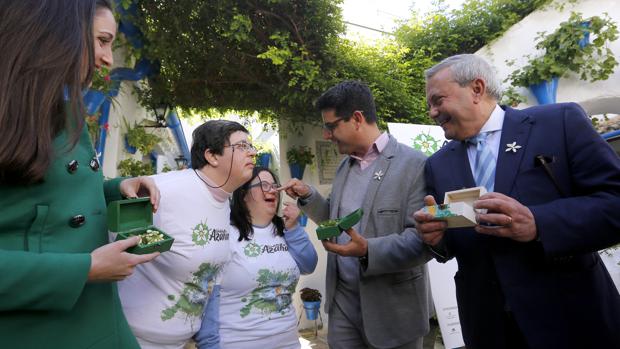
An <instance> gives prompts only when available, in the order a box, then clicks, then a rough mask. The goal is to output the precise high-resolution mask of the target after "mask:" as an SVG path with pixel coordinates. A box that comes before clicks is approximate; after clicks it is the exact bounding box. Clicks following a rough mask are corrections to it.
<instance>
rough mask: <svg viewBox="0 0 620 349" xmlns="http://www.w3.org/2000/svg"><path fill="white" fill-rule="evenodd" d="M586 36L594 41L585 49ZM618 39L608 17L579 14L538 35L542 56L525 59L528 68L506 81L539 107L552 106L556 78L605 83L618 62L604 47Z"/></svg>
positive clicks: (613, 23)
mask: <svg viewBox="0 0 620 349" xmlns="http://www.w3.org/2000/svg"><path fill="white" fill-rule="evenodd" d="M584 23H587V25H584ZM586 33H588V34H589V35H592V36H593V37H594V40H592V42H591V43H589V44H587V45H584V41H583V40H584V37H585V35H586ZM617 39H618V28H617V25H616V23H615V22H613V21H612V20H611V18H609V16H608V15H607V14H605V15H603V16H602V17H599V16H593V17H590V18H585V19H584V18H583V17H582V16H581V14H580V13H572V14H571V16H570V18H569V19H568V21H566V22H562V23H560V27H559V28H558V29H557V30H556V31H555V32H553V33H551V34H549V35H545V33H544V32H542V33H539V35H538V37H537V44H536V48H537V49H539V50H542V51H543V55H542V56H538V57H534V58H531V56H526V57H527V58H530V60H529V62H528V64H527V65H525V66H524V67H522V68H519V69H517V70H515V71H514V72H512V73H511V74H510V75H509V76H508V78H507V79H506V81H511V84H512V85H513V86H523V87H528V88H530V89H531V90H532V92H533V93H534V94H535V95H536V98H537V99H538V101H539V103H540V104H547V103H555V92H556V91H557V83H558V79H559V78H561V77H565V76H568V75H570V74H571V73H573V74H577V75H578V76H579V78H580V79H581V80H584V81H589V82H594V81H597V80H607V79H608V78H609V76H610V75H611V74H613V72H614V69H615V67H616V66H617V65H618V61H617V60H616V58H615V56H614V54H613V52H612V51H611V50H610V49H609V48H608V47H607V45H608V43H609V42H612V41H615V40H617ZM513 63H514V62H508V65H511V64H513Z"/></svg>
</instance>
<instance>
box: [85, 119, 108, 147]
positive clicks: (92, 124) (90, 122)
mask: <svg viewBox="0 0 620 349" xmlns="http://www.w3.org/2000/svg"><path fill="white" fill-rule="evenodd" d="M100 118H101V112H97V113H95V114H94V115H87V116H86V127H87V129H88V134H89V135H90V140H91V141H92V143H93V145H95V144H97V141H98V140H99V138H100V136H101V131H105V132H108V130H109V124H108V123H107V122H106V123H104V124H100V123H99V119H100Z"/></svg>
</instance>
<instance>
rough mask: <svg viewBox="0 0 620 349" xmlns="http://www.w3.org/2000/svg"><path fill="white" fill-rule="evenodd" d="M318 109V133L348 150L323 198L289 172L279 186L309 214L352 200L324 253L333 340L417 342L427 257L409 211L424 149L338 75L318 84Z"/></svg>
mask: <svg viewBox="0 0 620 349" xmlns="http://www.w3.org/2000/svg"><path fill="white" fill-rule="evenodd" d="M317 108H318V109H319V110H320V111H321V115H322V118H323V137H324V138H325V139H329V140H331V141H332V142H334V143H335V144H336V145H337V147H338V150H339V152H340V153H341V154H347V155H348V156H347V157H346V158H345V159H344V160H343V161H342V163H341V164H340V166H339V167H338V170H337V172H336V177H335V179H334V182H333V185H332V193H331V195H330V197H329V198H327V199H326V198H323V197H322V196H321V194H320V193H318V191H317V190H316V189H314V188H312V187H310V186H308V185H306V184H304V183H303V182H302V181H300V180H298V179H292V180H291V181H290V182H289V183H287V185H286V186H285V187H287V189H286V192H287V194H288V195H289V196H291V197H292V198H294V199H298V203H299V205H300V207H301V209H302V210H303V211H304V212H305V213H306V214H307V215H308V216H309V217H310V218H311V219H312V220H313V221H315V222H319V223H320V222H322V221H324V220H327V219H330V218H337V217H343V216H345V215H347V214H349V213H351V212H353V211H354V210H356V209H358V208H360V207H361V208H362V209H363V210H364V215H363V217H362V220H361V221H360V222H359V223H358V224H357V225H355V226H354V227H353V228H351V229H349V230H347V231H346V233H342V234H341V235H340V236H339V237H338V238H336V239H335V240H336V241H323V245H324V246H325V249H326V250H327V251H329V252H332V253H329V255H328V260H327V275H326V289H327V290H326V293H327V294H326V299H325V311H326V312H327V313H328V314H329V328H328V335H327V338H328V342H329V346H330V348H332V349H341V348H342V349H351V348H407V349H409V348H416V349H417V348H422V338H423V336H424V335H425V334H426V333H427V332H428V330H429V323H428V317H429V302H428V300H429V294H428V292H429V291H428V271H427V268H426V265H425V263H426V262H427V261H428V259H429V258H430V257H429V255H428V254H427V251H426V249H425V247H424V244H423V243H422V241H421V240H420V239H419V238H418V236H417V235H416V231H415V228H414V227H415V221H414V220H413V212H415V211H416V210H417V209H419V208H420V207H422V205H423V199H424V194H425V192H424V190H425V183H424V171H423V170H424V161H425V156H424V155H423V154H422V153H420V152H418V151H416V150H413V149H412V148H410V147H408V146H405V145H403V144H400V143H398V142H397V141H396V140H395V139H394V138H393V137H391V136H389V135H388V134H387V133H381V131H380V130H379V128H378V126H377V116H376V108H375V104H374V99H373V97H372V93H371V92H370V89H369V88H368V86H366V85H365V84H363V83H361V82H359V81H344V82H342V83H340V84H338V85H336V86H334V87H332V88H330V89H329V90H328V91H326V92H325V93H324V94H323V95H322V96H321V97H320V98H319V99H318V100H317Z"/></svg>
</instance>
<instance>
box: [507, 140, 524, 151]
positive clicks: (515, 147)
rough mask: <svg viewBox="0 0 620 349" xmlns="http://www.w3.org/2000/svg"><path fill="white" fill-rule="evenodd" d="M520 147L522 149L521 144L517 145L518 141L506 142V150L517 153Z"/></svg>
mask: <svg viewBox="0 0 620 349" xmlns="http://www.w3.org/2000/svg"><path fill="white" fill-rule="evenodd" d="M519 149H521V146H520V145H517V142H512V143H508V144H506V152H513V153H516V152H517V150H519Z"/></svg>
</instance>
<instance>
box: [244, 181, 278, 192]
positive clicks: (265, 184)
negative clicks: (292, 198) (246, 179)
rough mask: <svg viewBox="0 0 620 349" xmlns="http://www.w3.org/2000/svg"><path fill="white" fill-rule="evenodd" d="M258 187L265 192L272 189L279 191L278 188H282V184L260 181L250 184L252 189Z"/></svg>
mask: <svg viewBox="0 0 620 349" xmlns="http://www.w3.org/2000/svg"><path fill="white" fill-rule="evenodd" d="M256 187H260V188H261V190H262V191H263V192H268V191H270V190H274V191H277V190H278V188H280V184H279V183H269V182H263V181H260V182H258V183H254V184H252V185H250V186H249V188H250V189H251V188H256Z"/></svg>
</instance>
